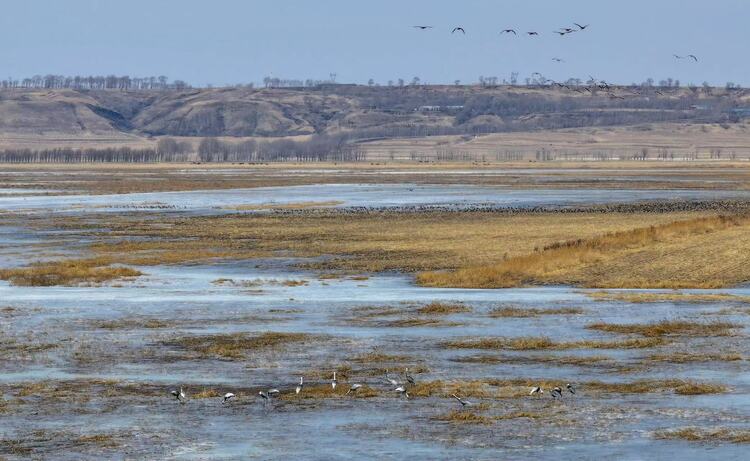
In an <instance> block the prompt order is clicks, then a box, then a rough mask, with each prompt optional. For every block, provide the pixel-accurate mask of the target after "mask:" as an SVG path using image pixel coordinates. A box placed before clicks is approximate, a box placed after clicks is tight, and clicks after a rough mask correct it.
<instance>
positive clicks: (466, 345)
mask: <svg viewBox="0 0 750 461" xmlns="http://www.w3.org/2000/svg"><path fill="white" fill-rule="evenodd" d="M664 344H665V341H664V340H663V339H661V338H634V339H625V340H620V341H594V340H582V341H571V342H556V341H553V340H551V339H550V338H548V337H545V336H526V337H518V338H503V337H491V338H478V339H465V340H453V341H446V342H444V343H441V346H442V347H444V348H447V349H488V350H516V351H524V350H552V349H554V350H564V349H646V348H651V347H657V346H661V345H664Z"/></svg>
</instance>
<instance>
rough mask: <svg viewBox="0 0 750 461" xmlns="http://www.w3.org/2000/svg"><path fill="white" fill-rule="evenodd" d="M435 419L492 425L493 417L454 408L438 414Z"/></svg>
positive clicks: (457, 422)
mask: <svg viewBox="0 0 750 461" xmlns="http://www.w3.org/2000/svg"><path fill="white" fill-rule="evenodd" d="M433 419H434V420H435V421H444V422H448V423H453V424H485V425H490V424H492V423H493V419H492V418H490V417H488V416H484V415H480V414H477V413H474V412H473V411H466V410H452V411H450V412H448V413H446V414H443V415H438V416H435V417H434V418H433Z"/></svg>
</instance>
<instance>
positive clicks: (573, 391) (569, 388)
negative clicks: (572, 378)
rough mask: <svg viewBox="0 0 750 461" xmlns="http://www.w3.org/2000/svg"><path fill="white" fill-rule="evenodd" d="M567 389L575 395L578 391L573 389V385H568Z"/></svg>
mask: <svg viewBox="0 0 750 461" xmlns="http://www.w3.org/2000/svg"><path fill="white" fill-rule="evenodd" d="M565 387H566V388H567V389H568V391H570V393H571V394H574V395H575V393H576V390H575V388H574V387H573V385H572V384H566V385H565Z"/></svg>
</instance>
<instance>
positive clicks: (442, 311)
mask: <svg viewBox="0 0 750 461" xmlns="http://www.w3.org/2000/svg"><path fill="white" fill-rule="evenodd" d="M464 312H471V308H470V307H469V306H467V305H465V304H462V303H441V302H437V301H434V302H431V303H430V304H426V305H424V306H421V307H419V308H417V313H418V314H422V315H427V314H430V315H448V314H460V313H464Z"/></svg>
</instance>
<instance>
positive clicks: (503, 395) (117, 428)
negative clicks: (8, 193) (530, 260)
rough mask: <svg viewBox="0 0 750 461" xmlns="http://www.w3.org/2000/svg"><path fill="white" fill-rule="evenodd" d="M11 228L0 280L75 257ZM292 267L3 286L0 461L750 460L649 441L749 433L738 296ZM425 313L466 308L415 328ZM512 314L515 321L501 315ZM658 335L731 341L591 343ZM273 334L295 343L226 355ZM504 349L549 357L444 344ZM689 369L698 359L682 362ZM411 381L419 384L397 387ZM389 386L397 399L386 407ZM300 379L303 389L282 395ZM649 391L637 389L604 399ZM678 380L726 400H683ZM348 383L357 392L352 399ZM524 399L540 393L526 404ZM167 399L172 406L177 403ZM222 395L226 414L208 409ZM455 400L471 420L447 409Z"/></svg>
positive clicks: (744, 293)
mask: <svg viewBox="0 0 750 461" xmlns="http://www.w3.org/2000/svg"><path fill="white" fill-rule="evenodd" d="M730 195H731V194H727V193H716V192H701V191H607V190H593V191H586V190H565V191H544V190H543V191H519V190H515V191H512V190H504V189H501V188H483V187H463V186H448V187H446V186H408V185H407V186H352V185H331V186H300V187H287V188H264V189H246V190H233V191H208V192H205V191H204V192H181V193H156V194H125V195H117V196H78V197H76V196H44V197H12V198H10V197H0V210H3V209H6V210H15V211H19V210H28V211H32V212H34V213H40V214H41V213H47V212H50V211H55V212H75V213H80V212H84V211H97V212H98V211H102V210H106V211H118V210H123V209H131V208H135V209H137V208H141V207H142V208H160V209H161V208H164V209H174V210H182V211H189V212H194V213H213V212H217V210H219V211H220V210H222V209H223V208H224V207H231V206H236V205H247V204H253V203H254V204H267V203H279V204H282V203H290V202H303V201H332V200H337V201H342V202H343V203H342V205H341V206H399V205H426V204H451V205H466V206H471V205H472V204H478V203H494V204H499V205H511V206H536V205H561V206H564V205H574V204H581V203H609V202H623V201H635V200H645V199H658V198H683V199H684V198H709V197H722V198H723V197H727V196H730ZM15 222H17V221H15ZM14 226H16V227H10V226H2V225H0V268H7V267H14V266H20V265H24V264H27V263H28V262H30V261H34V260H38V259H39V257H38V256H37V254H38V252H39V248H40V245H42V244H43V245H45V246H44V252H43V254H44V255H45V257H54V256H55V255H56V256H60V255H63V256H64V255H69V254H75V253H76V252H77V251H78V250H79V249H80V248H82V246H83V245H84V244H85V243H86V242H85V241H80V240H78V238H77V237H75V236H70V235H68V233H67V232H68V231H62V230H61V231H54V232H46V233H42V232H41V231H32V230H31V228H25V227H22V226H21V225H16V224H14ZM299 262H300V261H298V260H294V259H283V258H276V259H264V260H248V261H236V262H216V263H214V264H203V265H174V266H153V267H151V266H149V267H142V268H139V269H140V270H141V271H142V272H144V274H145V275H143V276H141V277H138V278H135V279H132V280H125V281H116V282H111V283H107V284H103V285H99V286H75V287H20V286H12V285H10V284H8V283H7V282H4V281H0V346H1V347H0V389H2V398H0V421H2V424H0V459H13V460H15V459H18V460H21V459H55V460H58V459H62V460H79V459H91V460H100V459H180V460H205V459H227V460H230V459H231V460H235V459H264V460H265V459H290V458H299V459H326V460H330V459H335V460H338V459H341V460H349V459H394V460H396V459H404V458H406V457H408V458H413V459H428V460H429V459H487V460H490V459H491V460H495V459H519V460H523V459H541V460H560V459H591V460H599V459H602V458H605V457H609V458H613V459H618V460H619V459H626V460H640V459H670V460H671V459H680V460H702V459H722V460H731V459H746V452H747V448H746V445H743V444H739V443H731V442H729V441H727V440H723V441H722V440H718V439H717V440H714V441H709V442H703V443H696V442H688V441H685V440H664V439H662V438H659V437H658V434H660V433H662V431H669V430H675V429H679V428H685V427H698V428H701V429H703V430H714V429H717V428H718V429H727V430H744V431H747V430H750V424H749V423H748V419H749V418H750V373H748V367H747V356H748V351H749V350H750V344H749V343H748V339H747V337H746V327H747V325H748V319H749V318H750V317H749V315H750V304H749V303H747V302H746V301H747V299H750V298H748V297H750V288H737V289H733V290H717V291H702V290H692V291H690V290H688V291H685V292H686V293H694V294H716V293H722V294H732V295H735V296H737V298H736V299H734V300H731V299H723V300H718V301H713V302H686V301H678V302H675V301H668V302H649V303H632V302H624V301H613V300H606V299H601V298H596V297H593V296H590V295H591V293H590V290H579V289H572V288H569V287H543V288H522V289H504V290H464V289H433V288H422V287H418V286H415V285H414V283H413V280H412V278H411V276H408V275H404V274H363V275H362V276H352V275H340V276H327V275H324V274H320V273H315V272H309V271H303V270H300V269H299V268H298V266H297V263H299ZM614 291H617V290H614ZM641 291H643V290H641ZM665 293H669V292H665ZM742 297H745V298H742ZM433 302H441V303H445V304H449V305H458V306H459V308H458V309H456V311H455V312H452V313H447V314H444V315H441V314H435V313H421V312H420V309H421V308H423V307H424V306H426V305H428V304H430V303H433ZM507 308H511V310H510V311H509V312H511V313H513V315H510V316H499V315H498V314H497V313H498V312H502V311H500V310H499V309H507ZM663 320H684V321H687V322H692V323H706V322H728V323H730V324H731V325H732V326H734V327H736V328H732V329H731V331H730V332H728V333H727V332H725V334H724V335H723V336H700V335H697V336H689V335H688V336H673V337H667V338H661V339H662V340H663V341H661V342H657V343H654V344H652V345H650V346H648V347H645V348H626V347H618V346H617V345H613V346H607V347H595V345H597V344H599V345H601V344H605V345H606V343H618V342H622V341H627V340H638V339H644V338H643V337H641V336H639V335H637V334H618V333H608V332H602V331H599V330H595V329H591V328H587V327H588V326H590V325H591V324H592V323H596V322H604V323H611V324H627V323H655V322H660V321H663ZM268 333H274V334H278V335H287V336H282V337H285V338H291V337H292V336H289V335H290V334H291V335H302V336H299V337H297V339H296V340H289V341H288V342H281V343H278V344H265V343H264V344H259V345H255V346H252V347H251V346H247V347H245V348H244V349H243V348H240V349H236V348H235V349H232V344H233V343H235V342H239V341H243V340H247V339H248V338H249V339H254V338H262V337H264V336H262V335H264V334H266V335H267V334H268ZM498 338H505V339H509V340H512V339H519V338H535V339H547V340H549V341H550V342H551V343H552V344H553V345H552V346H549V347H542V348H538V349H528V348H520V347H519V348H512V347H510V348H503V349H499V348H489V349H480V348H472V347H466V348H453V347H448V346H449V344H448V342H451V341H452V342H454V343H455V342H464V343H466V342H467V341H475V340H479V339H498ZM646 339H648V338H646ZM217 341H218V342H217ZM221 341H223V342H221ZM220 342H221V343H220ZM571 344H582V345H579V346H576V347H571V346H570V345H571ZM222 347H224V348H227V347H228V352H227V349H222ZM701 354H703V355H705V356H707V357H711V358H710V359H706V360H700V358H693V359H691V360H680V358H685V357H687V356H691V355H692V356H693V357H699V356H700V355H701ZM407 367H408V368H409V372H410V375H411V376H413V378H414V380H415V382H416V384H414V385H411V384H407V383H406V380H405V375H404V371H405V369H406V368H407ZM386 370H388V372H389V375H388V376H389V377H390V378H391V379H395V380H396V381H398V382H399V384H404V385H406V386H407V390H408V391H409V392H410V393H411V395H410V398H406V397H405V396H400V395H399V393H397V392H394V388H395V387H396V386H395V385H392V384H391V383H389V382H388V381H387V380H386V375H385V373H386ZM334 371H337V373H338V374H337V377H338V387H337V390H336V391H335V392H334V391H333V390H332V389H331V380H332V377H333V372H334ZM300 376H303V377H304V378H305V386H304V387H303V389H302V391H301V392H300V394H299V396H297V394H295V391H294V388H295V385H296V383H297V382H298V380H299V377H300ZM644 380H645V382H646V383H647V384H646V385H645V389H642V391H640V392H630V391H627V390H626V389H625V390H623V389H624V388H622V389H620V388H617V387H612V386H614V385H628V384H632V383H638V382H644ZM670 380H671V381H670ZM675 380H679V381H675ZM675 382H676V383H677V384H674V383H675ZM687 382H695V383H699V384H714V385H716V384H718V385H724V386H726V389H725V392H720V393H709V394H703V395H700V394H699V395H683V394H680V393H678V392H676V389H675V388H676V387H677V386H678V385H679V384H680V383H687ZM353 383H358V384H363V385H365V388H364V389H365V390H364V391H361V392H360V393H357V392H355V393H354V394H350V395H345V391H346V390H347V389H348V388H349V386H350V385H351V384H353ZM537 383H544V384H543V385H544V387H545V393H544V394H543V395H541V396H535V397H533V396H529V395H528V392H529V390H530V388H531V386H532V385H534V384H537ZM567 383H571V384H573V385H574V389H576V394H572V393H570V392H568V391H567V390H565V391H564V394H563V398H562V399H561V400H556V399H552V398H551V397H550V391H551V387H554V386H555V385H558V386H561V387H562V388H563V389H565V385H566V384H567ZM670 383H671V384H670ZM606 385H610V387H606ZM180 386H183V387H184V389H185V391H186V394H187V400H186V402H185V403H179V402H178V401H176V400H175V399H174V398H173V397H172V396H171V395H170V391H172V390H176V389H179V387H180ZM432 387H434V390H432V391H430V389H431V388H432ZM270 388H278V389H279V390H280V393H281V395H280V396H279V397H277V398H272V399H271V401H270V402H264V400H263V399H261V398H260V397H258V391H261V390H268V389H270ZM644 390H645V391H644ZM225 392H233V393H235V394H236V398H235V399H233V400H230V401H229V402H227V403H226V404H222V402H221V398H220V396H221V395H222V394H223V393H225ZM454 392H457V393H459V394H461V396H462V397H463V398H465V399H466V400H469V401H470V402H471V403H472V405H470V406H468V407H467V408H461V405H460V404H459V403H458V402H457V401H456V400H454V399H453V398H451V397H450V394H451V393H454ZM467 415H468V416H467ZM472 417H473V418H474V419H473V420H472V419H471V418H472ZM466 418H468V419H466Z"/></svg>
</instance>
